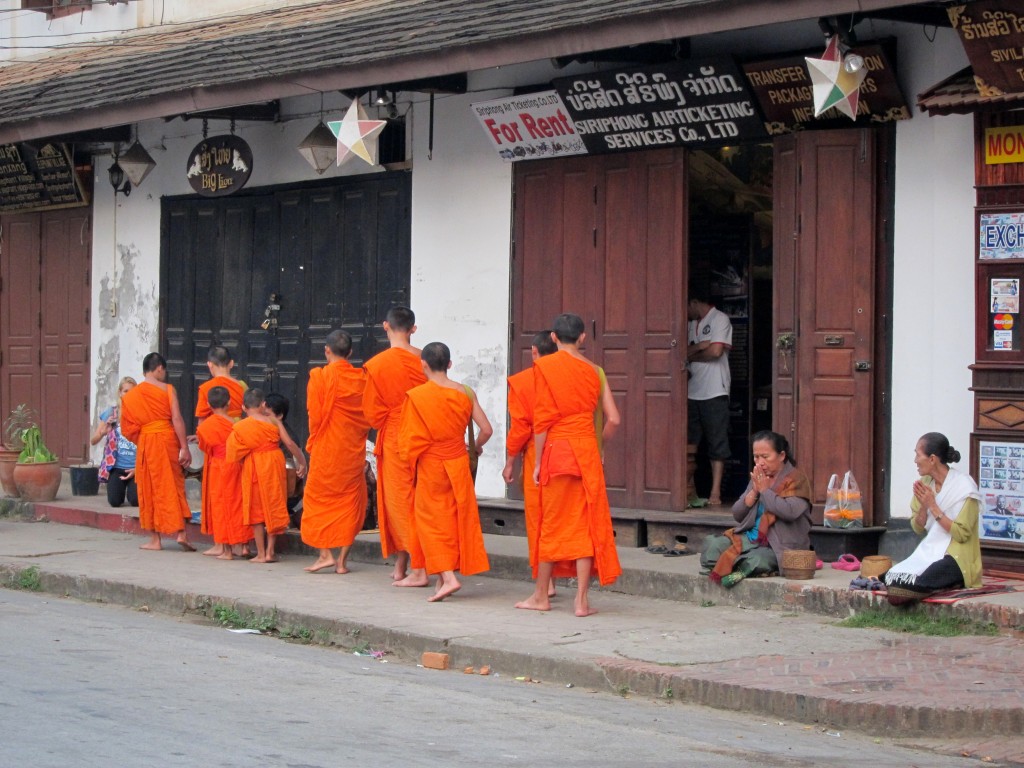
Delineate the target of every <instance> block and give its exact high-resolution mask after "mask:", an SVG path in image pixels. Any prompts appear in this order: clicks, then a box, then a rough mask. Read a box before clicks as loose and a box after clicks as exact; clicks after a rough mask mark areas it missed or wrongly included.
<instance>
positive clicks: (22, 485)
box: [14, 461, 61, 501]
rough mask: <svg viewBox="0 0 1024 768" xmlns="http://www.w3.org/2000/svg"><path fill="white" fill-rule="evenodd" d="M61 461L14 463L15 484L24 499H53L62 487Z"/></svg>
mask: <svg viewBox="0 0 1024 768" xmlns="http://www.w3.org/2000/svg"><path fill="white" fill-rule="evenodd" d="M60 478H61V470H60V462H58V461H44V462H39V463H32V464H15V465H14V484H15V485H16V486H17V488H18V495H19V496H21V498H22V500H24V501H53V500H54V499H55V498H57V489H58V488H60Z"/></svg>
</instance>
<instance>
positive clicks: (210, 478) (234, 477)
mask: <svg viewBox="0 0 1024 768" xmlns="http://www.w3.org/2000/svg"><path fill="white" fill-rule="evenodd" d="M233 426H234V422H233V421H232V420H231V419H229V418H227V417H226V416H221V415H220V414H216V413H215V414H213V415H211V416H210V417H209V418H207V419H204V420H203V423H202V424H200V425H199V426H198V427H196V437H198V438H199V448H200V449H201V450H202V451H203V453H204V454H206V460H205V462H204V463H203V533H205V534H208V535H212V536H213V540H214V541H215V542H216V543H217V544H232V545H233V544H243V543H245V542H247V541H249V539H251V538H252V529H251V528H250V527H249V526H247V525H246V524H245V523H244V522H243V521H242V467H241V465H240V464H239V463H238V462H237V461H228V459H227V442H228V437H230V436H231V428H232V427H233Z"/></svg>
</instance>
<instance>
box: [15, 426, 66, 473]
mask: <svg viewBox="0 0 1024 768" xmlns="http://www.w3.org/2000/svg"><path fill="white" fill-rule="evenodd" d="M21 442H22V444H23V445H24V448H22V449H21V453H20V454H19V455H18V463H19V464H42V463H45V462H49V461H56V460H57V456H56V454H54V453H53V452H52V451H51V450H50V449H49V448H47V447H46V446H45V445H44V444H43V435H42V432H40V431H39V425H38V424H33V425H32V426H31V427H28V428H27V429H24V430H22V432H21Z"/></svg>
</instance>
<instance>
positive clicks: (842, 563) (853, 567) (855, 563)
mask: <svg viewBox="0 0 1024 768" xmlns="http://www.w3.org/2000/svg"><path fill="white" fill-rule="evenodd" d="M832 567H833V568H835V569H836V570H837V571H859V570H860V560H858V559H857V558H856V557H854V556H853V555H840V556H839V559H838V560H836V561H835V562H834V563H832Z"/></svg>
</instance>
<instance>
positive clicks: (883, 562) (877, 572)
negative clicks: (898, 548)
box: [860, 555, 892, 579]
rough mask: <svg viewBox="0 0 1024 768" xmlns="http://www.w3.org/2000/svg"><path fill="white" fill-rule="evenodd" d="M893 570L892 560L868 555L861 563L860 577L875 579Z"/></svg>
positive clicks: (881, 556) (882, 556)
mask: <svg viewBox="0 0 1024 768" xmlns="http://www.w3.org/2000/svg"><path fill="white" fill-rule="evenodd" d="M890 568H892V558H891V557H886V556H885V555H868V556H867V557H865V558H864V559H863V560H861V561H860V575H861V576H863V577H864V578H867V579H874V578H876V577H878V576H881V575H882V574H883V573H885V572H886V571H888V570H889V569H890Z"/></svg>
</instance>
